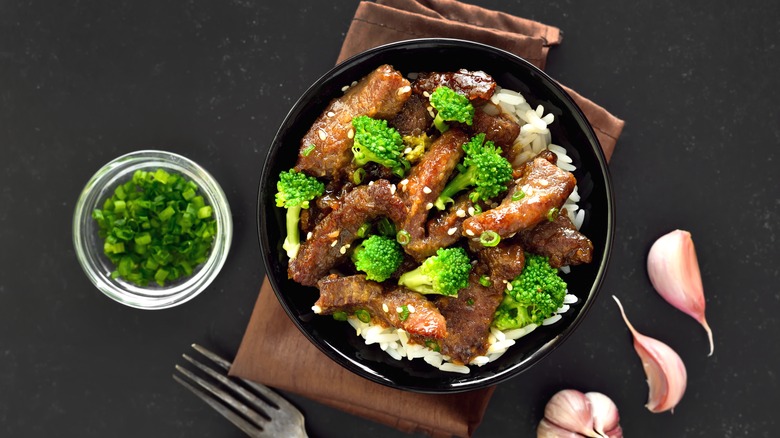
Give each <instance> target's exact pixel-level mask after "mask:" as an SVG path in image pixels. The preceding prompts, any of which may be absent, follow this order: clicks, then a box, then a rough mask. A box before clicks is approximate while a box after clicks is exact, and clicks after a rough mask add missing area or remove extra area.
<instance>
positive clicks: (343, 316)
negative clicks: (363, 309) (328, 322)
mask: <svg viewBox="0 0 780 438" xmlns="http://www.w3.org/2000/svg"><path fill="white" fill-rule="evenodd" d="M333 319H335V320H336V321H346V320H347V312H336V313H334V314H333Z"/></svg>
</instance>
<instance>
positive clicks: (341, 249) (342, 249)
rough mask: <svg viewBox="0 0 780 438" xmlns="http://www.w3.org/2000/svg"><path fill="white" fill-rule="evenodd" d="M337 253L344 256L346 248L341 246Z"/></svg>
mask: <svg viewBox="0 0 780 438" xmlns="http://www.w3.org/2000/svg"><path fill="white" fill-rule="evenodd" d="M339 252H340V253H342V254H346V253H347V247H346V246H342V247H341V248H339Z"/></svg>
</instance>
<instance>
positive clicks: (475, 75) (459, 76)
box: [412, 69, 496, 106]
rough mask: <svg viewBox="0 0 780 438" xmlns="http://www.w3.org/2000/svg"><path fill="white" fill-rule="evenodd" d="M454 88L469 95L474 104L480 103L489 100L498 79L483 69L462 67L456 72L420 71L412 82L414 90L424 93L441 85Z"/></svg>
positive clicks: (417, 92)
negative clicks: (494, 78)
mask: <svg viewBox="0 0 780 438" xmlns="http://www.w3.org/2000/svg"><path fill="white" fill-rule="evenodd" d="M440 86H445V87H449V88H452V89H453V90H455V91H456V92H457V93H459V94H463V95H464V96H466V97H468V98H469V100H470V101H472V103H474V105H475V106H476V105H480V104H483V103H485V102H487V101H488V99H490V97H491V96H493V93H494V92H495V90H496V81H494V80H493V78H492V77H490V75H488V74H487V73H485V72H483V71H468V70H466V69H460V70H458V71H456V72H446V73H438V72H436V73H420V74H419V75H418V76H417V79H416V80H415V81H414V82H413V83H412V91H413V92H414V93H415V94H420V95H423V93H425V92H428V93H429V94H430V93H433V91H434V90H435V89H436V88H438V87H440Z"/></svg>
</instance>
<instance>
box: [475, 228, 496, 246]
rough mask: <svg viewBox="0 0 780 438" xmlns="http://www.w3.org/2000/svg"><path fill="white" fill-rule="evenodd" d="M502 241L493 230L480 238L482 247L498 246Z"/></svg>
mask: <svg viewBox="0 0 780 438" xmlns="http://www.w3.org/2000/svg"><path fill="white" fill-rule="evenodd" d="M500 241H501V236H499V235H498V233H496V232H495V231H493V230H487V231H485V232H484V233H482V234H481V235H480V236H479V243H481V244H482V246H496V245H498V242H500Z"/></svg>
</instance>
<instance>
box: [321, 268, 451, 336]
mask: <svg viewBox="0 0 780 438" xmlns="http://www.w3.org/2000/svg"><path fill="white" fill-rule="evenodd" d="M317 286H318V287H319V289H320V298H319V299H318V300H317V302H316V303H315V307H317V308H319V309H318V312H319V313H321V314H324V315H330V314H333V313H336V312H339V311H341V312H347V313H349V314H351V313H354V312H355V311H357V310H360V309H362V310H366V311H368V312H369V314H370V315H371V320H372V322H374V323H379V324H380V325H383V326H385V327H395V328H400V329H404V330H406V331H407V332H409V333H410V334H413V335H417V336H421V337H424V338H434V339H441V338H443V337H444V336H445V335H446V334H447V323H446V321H445V319H444V317H443V316H442V315H441V313H440V312H439V310H438V309H437V308H436V306H434V305H433V303H431V302H430V301H428V300H427V299H426V298H425V297H424V296H422V295H420V294H419V293H417V292H413V291H411V290H409V289H406V288H403V287H394V288H390V289H387V290H386V289H385V288H384V287H383V286H382V285H381V284H379V283H377V282H375V281H370V280H366V277H365V276H364V275H353V276H350V277H335V276H331V277H327V278H324V279H322V280H320V281H319V282H318V283H317ZM404 307H405V310H404ZM399 308H400V309H402V310H401V312H398V309H399ZM385 309H387V310H385Z"/></svg>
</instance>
